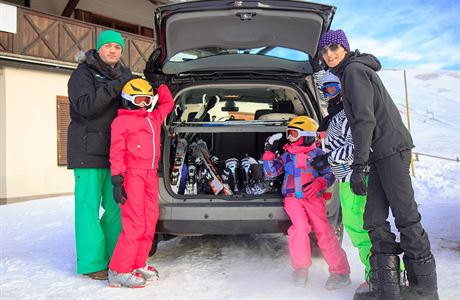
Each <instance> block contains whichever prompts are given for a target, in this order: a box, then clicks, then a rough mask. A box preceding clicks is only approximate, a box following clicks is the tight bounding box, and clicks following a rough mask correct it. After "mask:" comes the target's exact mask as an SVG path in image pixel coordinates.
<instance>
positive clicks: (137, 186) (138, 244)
mask: <svg viewBox="0 0 460 300" xmlns="http://www.w3.org/2000/svg"><path fill="white" fill-rule="evenodd" d="M158 103H159V106H158V107H157V108H156V109H154V110H153V111H152V112H147V110H146V109H145V108H141V109H137V110H127V109H119V110H118V116H117V117H116V118H115V120H114V121H113V123H112V134H111V145H110V163H111V167H110V170H111V172H112V175H118V174H122V175H123V177H124V182H123V186H124V188H125V190H126V194H127V196H128V200H127V201H126V203H125V204H124V205H120V208H121V223H122V231H121V234H120V236H119V237H118V242H117V245H116V247H115V250H114V252H113V255H112V259H111V261H110V264H109V268H110V269H112V270H114V271H116V272H118V273H130V272H132V271H133V270H135V269H138V268H143V267H144V266H145V263H146V260H147V258H148V254H149V251H150V248H151V246H152V241H153V236H154V234H155V226H156V223H157V220H158V216H159V208H158V176H157V168H158V159H159V158H160V135H161V124H162V122H163V120H164V119H165V118H166V116H167V115H168V114H169V113H170V112H171V110H172V109H173V107H174V100H173V98H172V96H171V92H170V91H169V89H168V87H167V86H166V85H161V86H160V87H159V88H158Z"/></svg>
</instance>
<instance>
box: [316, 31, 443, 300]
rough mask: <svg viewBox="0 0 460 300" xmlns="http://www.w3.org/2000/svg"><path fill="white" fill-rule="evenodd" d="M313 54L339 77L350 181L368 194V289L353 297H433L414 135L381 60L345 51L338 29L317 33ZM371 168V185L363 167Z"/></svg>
mask: <svg viewBox="0 0 460 300" xmlns="http://www.w3.org/2000/svg"><path fill="white" fill-rule="evenodd" d="M318 50H319V55H320V57H321V58H322V59H323V61H324V62H325V63H326V65H327V66H328V67H329V68H330V70H331V72H332V73H333V74H335V75H336V76H338V77H339V78H340V81H341V83H342V91H341V93H342V97H343V99H344V101H343V102H344V109H345V113H346V116H347V119H348V121H349V123H350V127H351V131H352V136H353V143H354V152H353V155H354V161H353V164H352V165H351V169H352V170H353V171H352V175H351V178H350V186H351V188H352V191H353V192H354V193H355V194H357V195H365V194H366V193H367V194H368V196H367V203H366V208H365V212H364V228H365V229H367V230H369V237H370V239H371V242H372V249H371V252H372V255H371V257H370V264H371V279H370V284H371V291H369V292H366V293H364V294H355V299H379V300H380V299H385V300H388V299H390V300H392V299H400V298H401V297H402V296H403V297H404V299H438V294H437V282H436V281H437V279H436V266H435V260H434V257H433V255H432V253H431V250H430V242H429V240H428V234H427V233H426V231H425V230H424V229H423V227H422V225H421V223H420V219H421V217H420V214H419V212H418V209H417V204H416V202H415V199H414V190H413V188H412V183H411V178H410V175H409V164H410V160H411V149H412V148H413V147H414V145H413V142H412V137H411V135H410V133H409V131H408V130H407V128H406V127H405V126H404V124H403V122H402V119H401V116H400V114H399V111H398V109H397V107H396V105H395V104H394V102H393V100H392V99H391V97H390V95H389V93H388V92H387V90H386V89H385V87H384V85H383V83H382V81H381V80H380V78H379V76H378V75H377V73H376V72H377V71H379V70H380V69H381V65H380V62H379V61H378V60H377V58H376V57H375V56H373V55H371V54H365V53H364V54H361V53H360V52H359V51H358V50H356V51H354V52H353V51H350V46H349V44H348V40H347V37H346V36H345V33H344V32H343V31H342V30H340V29H339V30H330V31H328V32H326V33H325V34H323V36H321V39H320V41H319V45H318ZM368 166H369V167H370V171H369V190H368V191H367V187H366V182H365V171H366V169H367V167H368ZM389 208H391V211H392V213H393V216H394V218H395V224H396V227H397V228H398V231H399V233H400V243H397V242H396V240H395V235H394V234H393V233H392V232H391V228H390V224H389V223H388V222H387V218H388V215H389V212H388V211H389ZM400 253H404V257H403V259H404V264H405V266H406V270H407V279H408V281H409V287H407V288H405V289H404V291H403V293H401V291H400V286H399V282H400V280H399V279H400V274H399V267H400V262H399V257H398V254H400Z"/></svg>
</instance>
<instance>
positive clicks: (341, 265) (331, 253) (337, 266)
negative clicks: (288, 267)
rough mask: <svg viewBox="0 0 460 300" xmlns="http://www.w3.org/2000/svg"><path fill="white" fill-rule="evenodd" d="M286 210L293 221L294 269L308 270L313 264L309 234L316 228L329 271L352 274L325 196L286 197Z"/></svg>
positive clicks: (289, 238) (291, 245) (292, 246)
mask: <svg viewBox="0 0 460 300" xmlns="http://www.w3.org/2000/svg"><path fill="white" fill-rule="evenodd" d="M284 210H285V211H286V213H287V214H288V215H289V218H290V219H291V222H292V226H291V227H290V228H289V230H288V240H289V253H290V255H291V264H292V267H293V268H294V269H300V268H306V269H308V268H309V267H310V265H311V250H310V237H309V236H308V234H309V233H310V231H312V230H313V232H314V233H315V235H316V238H317V240H318V245H319V248H320V250H321V252H322V254H323V257H324V259H325V260H326V263H327V264H328V266H329V273H336V274H349V273H350V266H349V264H348V260H347V255H346V254H345V251H344V250H343V249H342V247H340V244H339V240H338V239H337V237H336V235H335V230H334V227H332V225H331V224H330V223H329V221H328V220H327V217H326V202H325V200H324V198H323V197H318V198H312V199H297V198H295V197H285V198H284Z"/></svg>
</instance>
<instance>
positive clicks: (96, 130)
mask: <svg viewBox="0 0 460 300" xmlns="http://www.w3.org/2000/svg"><path fill="white" fill-rule="evenodd" d="M131 77H132V75H131V71H130V70H129V68H125V67H123V66H121V65H120V63H118V64H117V65H116V66H115V68H111V67H110V66H108V65H107V64H105V63H104V62H102V60H101V59H100V58H99V55H98V54H97V52H96V51H95V50H90V51H88V52H87V53H86V54H85V59H84V60H83V62H81V63H80V64H79V65H78V67H77V68H76V69H75V71H74V72H73V73H72V75H71V76H70V79H69V83H68V93H69V99H70V118H71V122H70V125H69V129H68V136H67V168H69V169H74V168H110V163H109V149H110V125H111V123H112V121H113V119H114V118H115V117H116V115H117V109H118V108H119V106H120V99H119V97H120V96H119V95H120V91H121V89H122V87H123V84H124V83H125V82H126V81H128V80H129V79H130V78H131Z"/></svg>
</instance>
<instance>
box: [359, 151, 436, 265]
mask: <svg viewBox="0 0 460 300" xmlns="http://www.w3.org/2000/svg"><path fill="white" fill-rule="evenodd" d="M410 159H411V151H410V150H404V151H402V152H397V153H395V154H393V155H391V156H389V157H386V158H383V159H380V160H378V161H375V162H373V163H372V164H371V165H370V172H369V183H368V196H367V202H366V207H365V210H364V229H367V230H368V231H369V237H370V239H371V242H372V248H371V252H372V253H386V254H400V253H401V252H404V253H405V255H407V256H408V257H410V258H412V259H420V258H423V257H427V256H428V255H429V254H430V241H429V240H428V234H427V233H426V232H425V230H424V229H423V227H422V224H421V223H420V219H421V217H420V214H419V212H418V209H417V203H416V202H415V199H414V190H413V188H412V182H411V178H410V175H409V165H410ZM388 208H390V209H391V212H392V214H393V216H394V218H395V225H396V227H397V229H398V231H399V233H400V243H399V244H398V243H397V242H396V240H395V238H396V236H395V235H394V234H393V233H392V232H391V228H390V223H389V222H388V221H387V219H388V215H389V209H388Z"/></svg>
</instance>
